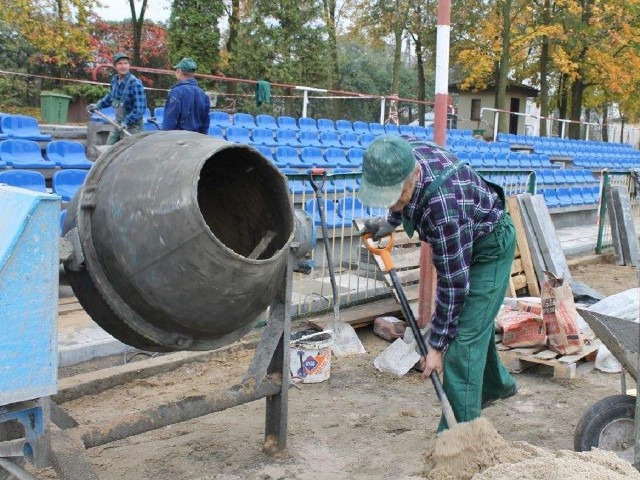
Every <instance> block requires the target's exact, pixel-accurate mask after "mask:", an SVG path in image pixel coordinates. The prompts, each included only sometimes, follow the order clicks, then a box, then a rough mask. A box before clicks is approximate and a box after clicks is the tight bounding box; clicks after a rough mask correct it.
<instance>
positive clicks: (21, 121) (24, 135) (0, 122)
mask: <svg viewBox="0 0 640 480" xmlns="http://www.w3.org/2000/svg"><path fill="white" fill-rule="evenodd" d="M7 138H19V139H22V140H33V141H36V142H48V141H49V140H51V135H48V134H43V133H42V132H40V126H39V125H38V121H37V120H36V119H35V118H34V117H29V116H26V115H9V114H7V113H0V140H5V139H7Z"/></svg>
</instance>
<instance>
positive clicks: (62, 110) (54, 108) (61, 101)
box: [40, 92, 71, 123]
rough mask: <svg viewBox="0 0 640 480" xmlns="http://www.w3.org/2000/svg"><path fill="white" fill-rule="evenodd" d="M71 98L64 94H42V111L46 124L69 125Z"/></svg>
mask: <svg viewBox="0 0 640 480" xmlns="http://www.w3.org/2000/svg"><path fill="white" fill-rule="evenodd" d="M70 101H71V97H70V96H69V95H65V94H63V93H56V92H41V93H40V111H41V113H42V120H43V121H44V122H45V123H67V113H68V111H69V102H70Z"/></svg>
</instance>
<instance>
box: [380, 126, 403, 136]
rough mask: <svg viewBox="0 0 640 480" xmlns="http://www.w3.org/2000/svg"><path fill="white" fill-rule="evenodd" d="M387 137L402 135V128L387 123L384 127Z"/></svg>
mask: <svg viewBox="0 0 640 480" xmlns="http://www.w3.org/2000/svg"><path fill="white" fill-rule="evenodd" d="M384 131H385V132H386V134H387V135H400V128H399V127H398V125H396V124H395V123H387V124H386V125H385V126H384Z"/></svg>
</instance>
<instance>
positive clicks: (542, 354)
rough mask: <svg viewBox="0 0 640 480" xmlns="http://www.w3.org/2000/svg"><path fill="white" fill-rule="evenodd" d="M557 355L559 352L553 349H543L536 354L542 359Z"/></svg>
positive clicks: (549, 358)
mask: <svg viewBox="0 0 640 480" xmlns="http://www.w3.org/2000/svg"><path fill="white" fill-rule="evenodd" d="M557 356H558V353H557V352H554V351H553V350H543V351H541V352H538V353H536V354H535V355H534V357H536V358H538V359H540V360H551V359H553V358H556V357H557Z"/></svg>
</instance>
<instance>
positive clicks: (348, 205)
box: [304, 196, 387, 228]
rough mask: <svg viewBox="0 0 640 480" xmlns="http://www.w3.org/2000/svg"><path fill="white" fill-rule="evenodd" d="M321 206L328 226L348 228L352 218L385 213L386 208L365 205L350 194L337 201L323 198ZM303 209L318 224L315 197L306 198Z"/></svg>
mask: <svg viewBox="0 0 640 480" xmlns="http://www.w3.org/2000/svg"><path fill="white" fill-rule="evenodd" d="M323 207H324V214H325V215H324V216H325V220H326V223H327V227H328V228H341V227H345V228H348V227H351V226H352V222H353V220H354V219H361V218H369V217H378V216H381V215H386V213H387V209H386V208H369V207H365V206H363V205H362V203H361V202H360V200H358V199H357V198H354V197H351V196H347V197H342V198H340V199H339V200H338V201H337V202H333V201H332V200H330V199H327V198H325V199H324V202H323ZM304 209H305V211H306V212H307V213H308V214H309V215H310V216H311V218H312V219H313V223H314V224H315V225H316V226H320V225H321V223H320V213H319V211H318V203H317V200H316V199H315V198H313V199H310V200H307V201H306V202H305V204H304Z"/></svg>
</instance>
